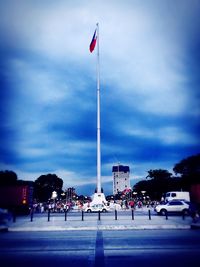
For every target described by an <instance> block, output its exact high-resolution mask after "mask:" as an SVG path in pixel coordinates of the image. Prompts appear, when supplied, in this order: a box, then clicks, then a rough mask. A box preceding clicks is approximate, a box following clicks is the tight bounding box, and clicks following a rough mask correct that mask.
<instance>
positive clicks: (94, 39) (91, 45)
mask: <svg viewBox="0 0 200 267" xmlns="http://www.w3.org/2000/svg"><path fill="white" fill-rule="evenodd" d="M96 42H97V30H95V32H94V35H93V37H92V41H91V43H90V52H91V53H92V52H93V50H94V49H95V46H96Z"/></svg>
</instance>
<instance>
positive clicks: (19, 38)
mask: <svg viewBox="0 0 200 267" xmlns="http://www.w3.org/2000/svg"><path fill="white" fill-rule="evenodd" d="M199 14H200V2H199V1H197V0H190V1H187V0H174V1H172V0H171V1H170V0H163V1H159V0H144V1H140V0H132V1H131V0H127V1H119V0H115V1H114V0H110V1H105V0H102V1H95V0H94V1H80V0H68V1H64V0H58V1H51V0H49V1H47V0H44V1H32V0H30V1H25V0H24V1H23V0H19V1H14V0H7V1H1V2H0V57H1V60H0V101H1V105H0V138H1V142H0V155H1V156H0V170H12V171H14V172H16V174H17V175H18V178H19V179H22V180H33V181H34V180H36V179H37V178H38V177H39V176H40V175H43V174H48V173H55V174H56V175H57V176H58V177H60V178H62V179H63V181H64V188H67V187H71V186H73V187H75V188H76V189H77V191H78V193H80V194H88V195H91V194H93V192H94V190H95V187H96V175H97V173H96V51H94V52H93V53H90V51H89V45H90V42H91V40H92V37H93V34H94V30H95V28H96V23H97V22H98V23H99V31H100V39H99V41H100V89H101V163H102V168H101V173H102V187H103V188H104V192H105V193H106V194H111V193H112V166H113V165H117V164H118V162H120V164H122V165H128V166H129V167H130V180H131V186H133V185H134V184H135V183H136V182H138V181H139V180H141V179H145V177H146V176H147V171H148V170H150V169H166V170H168V171H170V172H172V169H173V167H174V165H175V164H176V163H178V162H180V161H181V160H182V159H184V158H187V157H188V156H191V155H196V154H198V153H200V142H199V140H200V134H199V133H200V48H199V47H200V16H199Z"/></svg>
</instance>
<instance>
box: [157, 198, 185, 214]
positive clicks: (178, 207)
mask: <svg viewBox="0 0 200 267" xmlns="http://www.w3.org/2000/svg"><path fill="white" fill-rule="evenodd" d="M155 211H156V212H157V213H158V214H161V215H165V214H166V213H182V214H188V213H189V204H188V203H186V202H185V201H183V200H172V201H170V202H168V203H166V204H160V205H158V206H156V207H155Z"/></svg>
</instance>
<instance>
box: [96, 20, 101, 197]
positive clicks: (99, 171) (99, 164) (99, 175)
mask: <svg viewBox="0 0 200 267" xmlns="http://www.w3.org/2000/svg"><path fill="white" fill-rule="evenodd" d="M100 123H101V122H100V64H99V24H98V23H97V193H101V126H100Z"/></svg>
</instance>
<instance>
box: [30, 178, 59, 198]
mask: <svg viewBox="0 0 200 267" xmlns="http://www.w3.org/2000/svg"><path fill="white" fill-rule="evenodd" d="M62 186H63V180H62V179H61V178H59V177H57V175H56V174H47V175H41V176H40V177H39V178H37V179H36V180H35V197H36V198H37V199H38V201H41V202H43V201H48V199H50V198H51V196H52V192H53V191H56V192H57V194H58V197H60V195H61V193H62Z"/></svg>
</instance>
